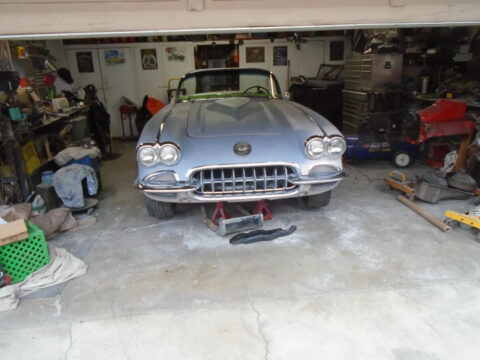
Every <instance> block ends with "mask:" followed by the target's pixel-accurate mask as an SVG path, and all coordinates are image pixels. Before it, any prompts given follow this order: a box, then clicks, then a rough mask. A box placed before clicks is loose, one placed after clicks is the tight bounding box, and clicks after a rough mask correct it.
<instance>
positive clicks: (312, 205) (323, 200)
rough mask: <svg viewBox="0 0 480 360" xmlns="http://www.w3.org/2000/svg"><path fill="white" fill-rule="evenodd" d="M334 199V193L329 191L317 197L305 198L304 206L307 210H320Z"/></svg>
mask: <svg viewBox="0 0 480 360" xmlns="http://www.w3.org/2000/svg"><path fill="white" fill-rule="evenodd" d="M331 197H332V191H327V192H324V193H321V194H317V195H310V196H304V197H303V198H302V200H303V204H304V205H305V207H306V208H307V209H318V208H321V207H324V206H327V205H328V203H329V202H330V198H331Z"/></svg>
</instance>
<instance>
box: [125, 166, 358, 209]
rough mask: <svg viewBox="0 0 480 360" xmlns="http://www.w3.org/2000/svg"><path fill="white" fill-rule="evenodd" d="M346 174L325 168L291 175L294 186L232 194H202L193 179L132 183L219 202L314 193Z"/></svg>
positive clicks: (169, 198) (155, 193) (156, 194)
mask: <svg viewBox="0 0 480 360" xmlns="http://www.w3.org/2000/svg"><path fill="white" fill-rule="evenodd" d="M346 177H348V173H347V172H346V171H340V172H328V173H322V174H318V175H315V176H300V177H299V176H296V175H292V176H290V177H289V178H288V181H289V182H290V183H292V184H294V185H295V188H293V189H288V190H285V191H275V192H264V193H252V194H231V195H202V194H197V193H195V192H196V191H197V190H198V189H199V188H200V184H198V183H195V182H184V181H175V182H169V183H165V184H158V183H155V184H152V183H149V182H148V181H145V182H140V181H138V179H136V180H135V183H134V187H135V188H136V189H138V190H142V191H143V192H144V193H145V195H147V196H148V197H150V198H152V199H154V200H158V201H166V202H185V203H190V202H193V203H199V202H218V201H230V202H237V201H256V200H261V199H271V200H273V199H282V198H289V197H298V196H308V195H315V194H319V193H322V192H326V191H329V190H331V189H333V188H334V187H335V186H337V185H338V183H339V182H340V181H341V180H343V179H345V178H346Z"/></svg>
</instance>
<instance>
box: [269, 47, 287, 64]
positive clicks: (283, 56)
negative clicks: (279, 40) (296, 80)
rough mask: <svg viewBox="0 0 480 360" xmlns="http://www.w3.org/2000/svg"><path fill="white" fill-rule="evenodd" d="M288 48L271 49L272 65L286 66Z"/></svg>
mask: <svg viewBox="0 0 480 360" xmlns="http://www.w3.org/2000/svg"><path fill="white" fill-rule="evenodd" d="M287 49H288V48H287V47H286V46H274V47H273V65H274V66H286V65H287V62H288V52H287V51H288V50H287Z"/></svg>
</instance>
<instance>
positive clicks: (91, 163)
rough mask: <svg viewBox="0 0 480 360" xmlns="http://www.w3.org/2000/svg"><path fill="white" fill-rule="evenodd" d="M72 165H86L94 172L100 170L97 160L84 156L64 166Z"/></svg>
mask: <svg viewBox="0 0 480 360" xmlns="http://www.w3.org/2000/svg"><path fill="white" fill-rule="evenodd" d="M72 164H80V165H88V166H91V167H92V168H94V170H95V171H98V169H99V168H100V160H99V159H98V158H95V159H92V158H90V157H89V156H84V157H83V158H81V159H78V160H71V161H69V162H68V163H67V164H66V165H65V166H67V165H72Z"/></svg>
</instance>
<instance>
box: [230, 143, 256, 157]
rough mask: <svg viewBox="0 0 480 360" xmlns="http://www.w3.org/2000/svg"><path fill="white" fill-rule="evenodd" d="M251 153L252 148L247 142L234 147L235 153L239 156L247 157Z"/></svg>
mask: <svg viewBox="0 0 480 360" xmlns="http://www.w3.org/2000/svg"><path fill="white" fill-rule="evenodd" d="M251 151H252V147H251V146H250V144H249V143H247V142H246V141H240V142H237V143H236V144H235V145H233V152H234V153H235V154H237V155H240V156H246V155H248V154H250V152H251Z"/></svg>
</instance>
